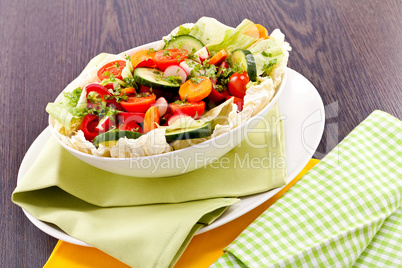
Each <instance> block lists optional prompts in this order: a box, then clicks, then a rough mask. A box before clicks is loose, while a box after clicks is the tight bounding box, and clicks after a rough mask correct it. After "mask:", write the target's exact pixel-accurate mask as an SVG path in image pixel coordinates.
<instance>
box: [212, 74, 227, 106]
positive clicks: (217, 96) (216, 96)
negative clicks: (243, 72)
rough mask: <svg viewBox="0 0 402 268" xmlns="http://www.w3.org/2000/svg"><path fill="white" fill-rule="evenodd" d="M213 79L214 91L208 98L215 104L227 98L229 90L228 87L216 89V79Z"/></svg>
mask: <svg viewBox="0 0 402 268" xmlns="http://www.w3.org/2000/svg"><path fill="white" fill-rule="evenodd" d="M211 81H212V91H211V93H210V94H209V95H208V99H209V100H210V101H212V102H213V103H214V104H219V103H220V102H221V101H223V100H225V99H226V97H227V96H229V91H228V90H227V88H223V89H222V90H221V91H218V90H217V89H216V79H211Z"/></svg>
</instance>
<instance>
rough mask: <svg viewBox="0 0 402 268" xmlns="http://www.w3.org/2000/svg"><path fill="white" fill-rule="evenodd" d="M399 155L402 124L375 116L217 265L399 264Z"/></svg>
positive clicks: (377, 113) (401, 179)
mask: <svg viewBox="0 0 402 268" xmlns="http://www.w3.org/2000/svg"><path fill="white" fill-rule="evenodd" d="M401 152H402V123H401V121H400V120H398V119H396V118H394V117H392V116H391V115H388V114H386V113H384V112H381V111H375V112H373V113H372V114H371V115H370V116H369V117H368V118H367V119H366V120H365V121H363V122H362V123H361V124H360V125H359V126H358V127H356V128H355V129H354V130H353V131H352V132H351V133H350V134H349V135H348V136H347V137H346V138H345V139H344V140H343V141H342V142H341V143H340V144H339V145H338V146H337V147H336V148H335V149H334V150H332V151H331V152H330V153H329V154H328V155H327V156H326V157H325V158H324V159H323V160H322V161H320V163H318V164H317V165H316V166H315V167H314V168H312V169H311V170H310V171H309V172H308V173H307V174H306V175H305V176H304V177H303V178H302V179H301V180H300V181H299V182H298V183H297V184H295V185H294V186H293V187H292V188H291V189H290V190H289V191H288V192H287V193H286V194H285V195H283V196H282V198H281V199H279V200H278V201H277V202H276V203H275V204H274V205H273V206H271V207H270V208H269V209H268V210H267V211H266V212H264V213H263V214H262V215H261V216H260V217H259V218H258V219H257V220H256V221H254V222H253V223H252V224H251V225H250V226H249V227H248V228H247V229H246V230H245V231H244V232H243V233H242V234H240V236H239V237H238V238H237V239H236V240H235V241H234V242H233V243H232V244H231V245H229V246H228V247H227V248H226V253H225V255H223V256H222V257H221V258H220V259H219V260H218V261H217V262H216V263H214V265H213V266H212V267H279V266H280V267H282V266H286V267H287V266H289V267H290V266H292V267H293V266H294V267H301V266H306V267H317V266H320V267H333V266H336V267H350V266H352V265H356V266H363V265H368V266H372V267H383V266H387V265H388V266H394V267H396V266H398V264H399V266H400V265H401V249H402V239H401V231H400V230H401V226H402V224H401V223H402V220H401V204H402V154H401ZM376 234H377V235H376ZM370 242H371V243H370Z"/></svg>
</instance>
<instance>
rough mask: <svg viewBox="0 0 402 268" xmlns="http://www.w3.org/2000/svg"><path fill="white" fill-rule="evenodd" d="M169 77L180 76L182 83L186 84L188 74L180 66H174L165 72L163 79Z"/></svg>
mask: <svg viewBox="0 0 402 268" xmlns="http://www.w3.org/2000/svg"><path fill="white" fill-rule="evenodd" d="M168 76H180V77H181V83H182V84H183V83H184V82H186V78H187V73H186V71H185V70H184V69H183V68H181V67H180V66H178V65H172V66H169V67H167V68H166V70H165V72H164V73H163V77H168Z"/></svg>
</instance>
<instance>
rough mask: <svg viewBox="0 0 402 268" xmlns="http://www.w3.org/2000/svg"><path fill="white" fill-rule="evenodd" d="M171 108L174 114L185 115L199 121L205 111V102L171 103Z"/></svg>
mask: <svg viewBox="0 0 402 268" xmlns="http://www.w3.org/2000/svg"><path fill="white" fill-rule="evenodd" d="M169 107H170V110H171V111H172V113H173V114H185V115H188V116H191V117H193V118H194V119H197V118H199V117H200V116H201V115H202V114H203V113H204V111H205V102H203V101H198V102H186V103H171V104H169Z"/></svg>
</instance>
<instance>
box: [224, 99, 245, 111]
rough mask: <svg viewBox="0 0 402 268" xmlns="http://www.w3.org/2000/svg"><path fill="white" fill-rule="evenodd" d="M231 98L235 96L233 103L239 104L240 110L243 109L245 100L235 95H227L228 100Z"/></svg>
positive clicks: (238, 108)
mask: <svg viewBox="0 0 402 268" xmlns="http://www.w3.org/2000/svg"><path fill="white" fill-rule="evenodd" d="M230 98H234V100H233V103H234V104H236V105H237V110H238V111H239V112H241V111H243V104H244V100H243V99H240V98H238V97H234V96H227V97H226V100H228V99H230Z"/></svg>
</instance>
